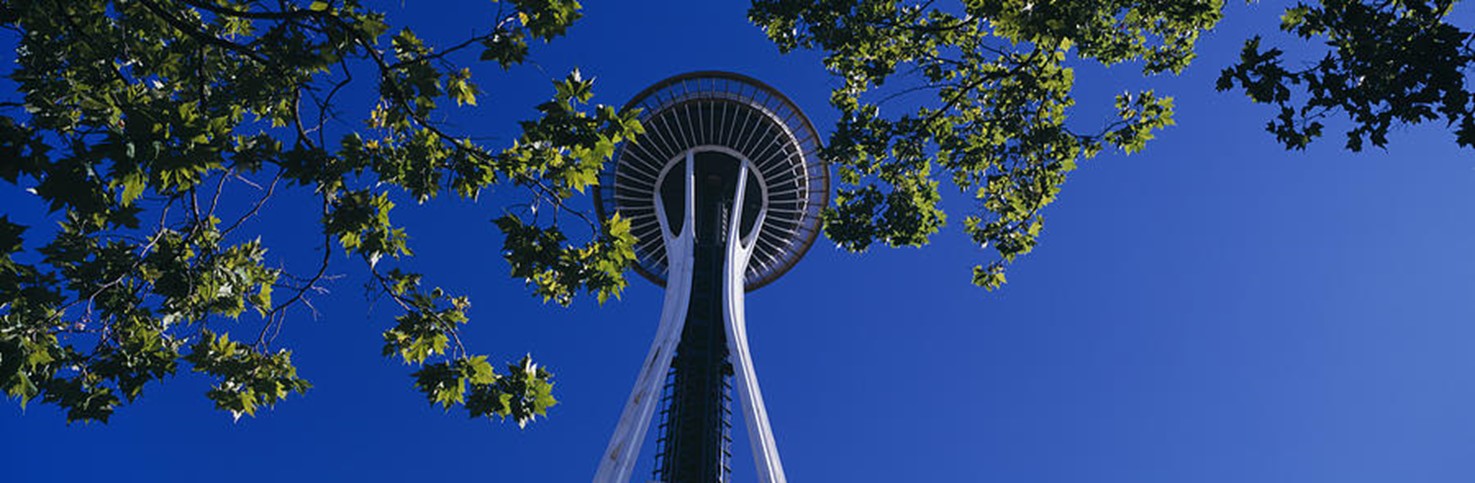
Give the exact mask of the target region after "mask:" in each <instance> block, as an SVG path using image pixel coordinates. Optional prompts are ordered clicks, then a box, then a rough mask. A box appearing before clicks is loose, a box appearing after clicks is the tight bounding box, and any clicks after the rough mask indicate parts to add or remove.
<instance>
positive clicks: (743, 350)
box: [722, 163, 785, 483]
mask: <svg viewBox="0 0 1475 483" xmlns="http://www.w3.org/2000/svg"><path fill="white" fill-rule="evenodd" d="M747 181H748V166H747V164H746V163H745V164H743V167H742V169H741V170H739V171H738V188H737V196H736V197H734V198H735V200H734V201H733V205H734V206H743V194H744V193H745V192H746V190H745V189H744V188H745V186H744V185H745V184H747ZM734 211H737V210H734ZM730 224H731V226H730V227H729V228H728V232H727V240H728V241H727V260H726V262H727V263H725V264H723V267H724V268H723V274H722V284H723V290H724V291H725V292H726V293H725V294H724V295H726V296H725V297H723V305H724V307H723V310H722V315H723V317H722V318H723V322H724V324H723V325H724V326H725V327H726V330H727V351H728V357H731V358H732V359H731V360H732V365H733V369H734V372H735V373H736V379H737V391H738V398H739V399H740V400H741V401H742V407H743V421H744V422H746V423H747V426H748V444H749V445H750V446H751V447H752V448H753V464H754V465H755V466H757V469H758V481H760V482H763V483H784V481H785V478H784V465H783V463H782V462H781V461H779V457H778V445H777V444H776V443H775V442H774V440H773V427H772V426H770V425H769V424H768V409H766V408H765V407H764V406H763V391H761V390H759V389H758V374H757V373H756V372H754V370H753V355H752V353H751V352H749V351H748V323H747V317H746V315H744V313H743V294H744V290H743V289H744V285H743V274H745V273H747V271H748V259H749V257H750V256H751V255H752V254H753V243H755V242H756V240H757V236H753V234H746V233H739V230H740V229H741V224H742V217H741V216H733V217H732V220H731V223H730ZM762 225H763V216H762V214H761V213H760V215H759V217H758V220H757V222H755V223H754V226H762ZM743 235H749V236H746V237H744V236H743Z"/></svg>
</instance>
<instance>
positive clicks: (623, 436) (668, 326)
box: [594, 153, 696, 483]
mask: <svg viewBox="0 0 1475 483" xmlns="http://www.w3.org/2000/svg"><path fill="white" fill-rule="evenodd" d="M693 161H694V160H693V159H692V156H691V154H689V153H688V154H687V157H686V174H685V176H686V180H687V182H686V203H685V204H686V210H685V211H686V213H684V214H682V216H683V217H684V218H685V221H684V222H682V224H681V234H680V235H678V236H675V237H672V236H671V235H670V233H671V231H670V230H669V229H667V226H668V225H669V223H668V222H667V221H666V217H665V216H664V213H663V215H662V216H661V217H660V218H661V235H662V236H663V237H665V242H666V256H667V259H668V260H670V265H669V266H670V273H669V275H668V276H667V277H666V299H665V302H664V303H662V305H661V323H660V325H658V326H657V328H656V338H655V341H653V342H651V345H650V354H649V355H647V356H646V357H645V365H644V366H641V368H640V377H638V378H636V379H635V388H634V389H632V390H631V391H630V400H629V401H628V402H626V403H625V410H624V411H623V412H621V413H620V422H619V424H617V425H616V426H615V434H614V435H613V436H610V439H609V446H607V447H605V450H604V457H603V458H600V460H599V470H598V471H596V472H595V473H594V481H595V482H596V483H625V482H627V481H630V474H631V472H633V471H634V469H635V459H636V458H637V457H639V456H640V442H641V439H643V438H644V437H645V432H646V430H647V429H648V428H649V427H650V419H651V416H653V415H655V412H656V405H657V404H658V403H660V397H661V386H662V384H663V383H665V382H666V372H667V371H669V370H670V369H671V358H672V357H674V356H675V355H676V345H677V344H678V343H680V342H681V329H682V328H683V327H684V326H685V323H686V311H687V306H688V305H689V304H690V302H691V277H692V266H691V265H692V262H693V261H694V260H693V254H694V247H695V240H696V215H695V213H696V187H695V183H693V182H692V170H693V167H692V164H693ZM656 206H661V203H660V201H659V200H657V202H656Z"/></svg>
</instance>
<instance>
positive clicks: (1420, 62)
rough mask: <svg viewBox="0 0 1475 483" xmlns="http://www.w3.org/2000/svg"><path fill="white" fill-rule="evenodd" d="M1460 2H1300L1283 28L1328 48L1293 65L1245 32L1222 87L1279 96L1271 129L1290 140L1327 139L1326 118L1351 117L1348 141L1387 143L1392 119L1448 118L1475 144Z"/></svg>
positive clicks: (1470, 47)
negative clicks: (1457, 19)
mask: <svg viewBox="0 0 1475 483" xmlns="http://www.w3.org/2000/svg"><path fill="white" fill-rule="evenodd" d="M1456 3H1457V2H1456V1H1454V0H1432V1H1403V0H1398V1H1380V2H1367V1H1352V0H1327V1H1322V2H1316V3H1310V4H1308V3H1297V4H1296V5H1294V6H1292V7H1289V8H1287V9H1286V10H1285V13H1284V15H1282V16H1281V24H1280V28H1281V30H1283V31H1285V32H1289V33H1291V34H1293V35H1295V36H1296V37H1299V38H1301V39H1303V40H1313V39H1315V40H1320V41H1322V43H1324V45H1325V46H1326V48H1325V50H1326V52H1325V54H1324V55H1323V56H1322V58H1321V59H1319V60H1316V61H1315V62H1311V63H1309V65H1307V66H1305V67H1302V68H1294V67H1287V65H1288V64H1289V63H1290V62H1288V59H1287V58H1286V54H1285V51H1283V50H1281V49H1279V48H1273V47H1272V48H1265V47H1264V46H1262V45H1261V44H1262V43H1263V40H1262V38H1261V37H1258V36H1257V37H1255V38H1252V39H1250V40H1247V41H1246V42H1245V45H1244V51H1243V53H1242V54H1241V56H1240V61H1239V63H1238V64H1236V65H1234V66H1232V67H1229V68H1227V69H1224V71H1223V73H1222V74H1221V75H1220V77H1219V83H1218V88H1219V90H1221V91H1224V90H1230V89H1236V88H1238V89H1241V90H1243V91H1244V93H1245V94H1246V95H1248V96H1249V97H1250V98H1251V99H1253V100H1254V101H1255V102H1260V103H1269V104H1274V105H1275V106H1276V108H1277V114H1276V116H1275V118H1274V119H1272V120H1271V121H1270V122H1269V123H1268V124H1267V125H1266V128H1265V129H1266V130H1267V131H1270V132H1271V133H1274V134H1275V138H1276V139H1277V140H1279V141H1280V142H1281V143H1283V144H1285V146H1286V148H1288V149H1290V148H1294V149H1304V148H1305V147H1306V146H1307V144H1309V143H1310V142H1311V141H1313V140H1315V139H1316V138H1318V137H1321V135H1322V130H1323V128H1324V127H1326V126H1325V124H1324V123H1323V122H1322V121H1323V120H1325V119H1327V118H1329V117H1336V116H1338V115H1339V114H1340V115H1344V116H1346V118H1347V120H1348V121H1350V125H1349V126H1348V128H1347V131H1346V138H1347V140H1346V144H1345V146H1346V148H1347V149H1349V150H1352V151H1361V150H1362V149H1363V147H1364V146H1365V144H1366V143H1372V145H1373V146H1377V147H1380V148H1382V147H1386V146H1387V144H1388V132H1389V130H1390V129H1392V128H1393V127H1395V126H1399V125H1411V124H1419V123H1422V122H1426V121H1436V120H1442V121H1444V122H1445V125H1446V126H1448V127H1450V128H1452V132H1453V134H1454V136H1455V141H1456V142H1457V143H1459V145H1460V146H1464V147H1475V95H1472V91H1471V84H1470V82H1469V80H1468V76H1469V74H1470V72H1471V71H1475V33H1472V32H1470V31H1467V30H1463V29H1461V28H1460V26H1458V25H1455V24H1454V23H1453V22H1452V19H1451V17H1450V16H1451V13H1452V12H1453V11H1454V9H1455V7H1456Z"/></svg>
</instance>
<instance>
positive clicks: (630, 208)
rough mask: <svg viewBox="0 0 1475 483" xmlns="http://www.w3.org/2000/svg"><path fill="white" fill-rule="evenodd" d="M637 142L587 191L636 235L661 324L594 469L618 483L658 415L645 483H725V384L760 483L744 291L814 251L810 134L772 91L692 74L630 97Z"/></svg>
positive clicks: (799, 115)
mask: <svg viewBox="0 0 1475 483" xmlns="http://www.w3.org/2000/svg"><path fill="white" fill-rule="evenodd" d="M625 107H626V108H627V109H629V108H639V109H641V114H640V121H641V123H642V124H643V125H644V127H645V133H644V134H641V135H640V136H637V137H636V138H634V139H632V140H630V141H629V142H626V143H624V144H622V145H621V146H619V148H618V149H617V150H616V152H615V157H614V161H613V162H612V163H610V164H609V165H608V166H607V167H606V169H605V170H604V172H603V173H601V175H600V177H601V179H600V184H599V187H598V188H596V190H595V192H594V195H595V199H596V206H597V208H598V210H599V215H600V218H601V219H604V218H607V217H608V216H609V215H611V214H615V213H618V214H619V215H620V216H621V217H622V218H625V219H627V220H629V221H630V223H631V231H632V233H633V234H634V235H635V236H636V238H637V240H638V241H637V243H636V246H635V254H636V259H637V263H636V267H635V268H636V271H637V272H639V273H640V274H641V275H642V276H644V277H645V278H647V279H649V280H650V281H652V282H655V283H656V284H658V285H662V286H664V287H665V289H666V295H665V301H664V302H663V304H662V308H661V318H660V323H659V325H658V326H657V329H656V336H655V340H654V341H653V342H652V343H651V346H650V352H649V355H647V356H646V359H645V363H644V364H643V365H642V366H641V369H640V375H639V377H638V378H637V379H636V382H635V387H634V389H632V390H631V392H630V399H629V400H628V402H627V403H626V404H625V408H624V410H623V412H622V413H621V414H620V420H619V423H618V424H617V425H616V427H615V432H614V435H613V436H612V437H610V441H609V446H608V447H607V448H606V449H605V451H604V455H603V457H602V458H601V460H600V463H599V469H598V471H597V472H596V473H595V477H594V481H596V482H601V483H603V482H620V483H623V482H626V481H629V479H630V476H631V474H632V473H633V471H634V470H635V465H636V459H637V457H638V456H639V453H640V445H641V441H643V440H644V438H645V435H646V432H647V430H649V429H651V428H650V426H651V424H650V423H651V420H652V418H653V417H654V416H655V415H656V414H657V411H658V409H659V410H660V414H661V415H662V421H663V422H662V423H661V424H659V426H658V428H657V430H658V431H660V436H659V437H658V438H657V442H658V446H659V450H658V452H657V458H656V459H657V461H656V468H655V471H654V479H656V480H658V481H667V482H683V483H684V482H703V483H707V482H720V481H727V480H728V476H729V468H730V466H729V463H730V461H729V460H730V456H731V449H730V442H731V435H730V434H729V429H730V428H729V425H730V423H729V422H730V414H731V399H730V391H729V388H731V387H733V386H736V389H737V396H738V402H739V403H740V404H739V405H740V407H741V412H742V416H743V421H744V423H745V424H746V428H747V434H748V442H749V444H750V445H751V446H752V453H753V458H754V464H755V465H756V466H757V474H758V479H759V481H763V482H783V481H785V479H784V469H783V464H782V462H781V461H780V460H779V454H778V448H777V446H776V445H775V444H774V438H773V429H772V427H771V426H770V425H769V422H768V412H767V410H765V409H764V405H763V394H762V392H761V391H760V390H759V388H758V379H757V376H756V374H755V373H754V371H753V358H752V353H751V352H750V351H749V349H748V335H747V323H746V319H745V317H744V314H743V296H744V293H745V292H747V291H751V290H755V289H757V288H759V287H762V286H764V285H767V284H768V283H770V282H772V281H774V280H775V279H777V278H778V277H780V276H782V275H783V274H784V273H785V272H787V271H788V270H789V269H790V268H791V267H793V265H794V263H796V262H798V261H799V259H800V258H802V257H803V256H804V253H805V252H807V251H808V250H809V247H810V245H812V244H813V243H814V240H815V237H816V236H817V235H818V230H819V214H820V210H821V209H822V208H824V206H825V203H827V202H828V198H829V174H828V173H829V171H828V167H827V166H826V165H825V163H824V162H823V161H822V160H821V159H820V158H819V155H818V154H819V148H820V141H819V137H818V135H817V133H816V132H815V130H814V126H813V125H812V124H811V123H810V122H809V119H808V118H806V117H805V116H804V113H803V112H800V110H799V108H798V107H797V106H795V105H794V103H793V102H792V101H790V100H789V99H788V98H787V97H785V96H784V95H783V94H780V93H779V92H778V91H776V90H774V89H773V88H772V87H769V86H768V85H766V84H763V83H762V82H759V81H757V80H754V79H752V78H749V77H746V76H743V75H739V74H733V73H728V72H692V73H687V74H681V75H677V76H675V77H671V78H668V79H666V80H663V81H660V82H657V83H656V84H655V85H652V86H650V87H649V88H646V89H645V90H644V91H642V92H641V93H639V94H637V95H636V96H635V98H634V99H632V100H631V101H630V102H629V104H627V105H626V106H625Z"/></svg>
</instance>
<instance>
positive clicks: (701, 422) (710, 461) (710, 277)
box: [655, 153, 738, 483]
mask: <svg viewBox="0 0 1475 483" xmlns="http://www.w3.org/2000/svg"><path fill="white" fill-rule="evenodd" d="M694 158H695V159H694V161H695V162H696V164H695V166H693V168H694V169H693V171H694V173H693V174H694V176H693V177H694V178H695V181H696V183H697V184H698V188H697V190H696V193H695V194H696V200H695V201H696V206H695V208H696V212H695V217H694V218H695V220H694V221H696V230H695V232H696V243H695V250H694V253H693V255H694V257H693V258H694V260H693V263H692V284H691V285H692V286H691V292H690V301H689V302H688V303H687V312H686V320H685V323H684V324H683V328H682V333H681V342H680V344H678V345H677V348H676V355H675V357H674V358H673V359H672V361H671V373H672V375H671V382H670V387H669V394H670V397H669V399H668V400H667V401H666V409H665V413H664V415H665V425H664V426H665V427H664V433H663V435H662V438H661V442H662V451H661V452H660V455H659V458H660V460H659V466H658V467H657V469H656V474H655V476H656V479H657V480H658V481H668V482H704V483H705V482H719V481H725V479H726V476H727V473H728V472H729V471H730V468H729V467H728V462H729V456H730V453H731V451H730V450H729V448H730V442H731V436H730V435H729V430H730V429H731V426H730V424H729V418H728V414H729V413H728V411H729V401H730V398H729V397H728V394H729V387H730V385H729V383H728V377H729V376H730V375H731V374H732V364H731V363H730V362H729V361H728V350H727V336H726V333H725V329H724V327H723V316H724V315H723V312H724V306H725V302H726V301H725V300H724V293H723V292H724V291H723V283H722V280H723V278H722V275H723V266H724V264H725V261H726V258H727V257H726V254H727V242H728V240H727V231H728V230H726V228H728V223H730V221H731V216H732V213H734V212H735V211H736V210H735V209H734V208H735V207H733V206H732V202H733V196H734V194H735V193H734V191H735V190H736V185H737V182H736V177H737V172H738V169H737V167H738V165H737V160H736V159H731V158H730V157H727V156H724V155H721V154H718V153H699V154H697V155H695V156H694ZM721 158H727V159H721Z"/></svg>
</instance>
